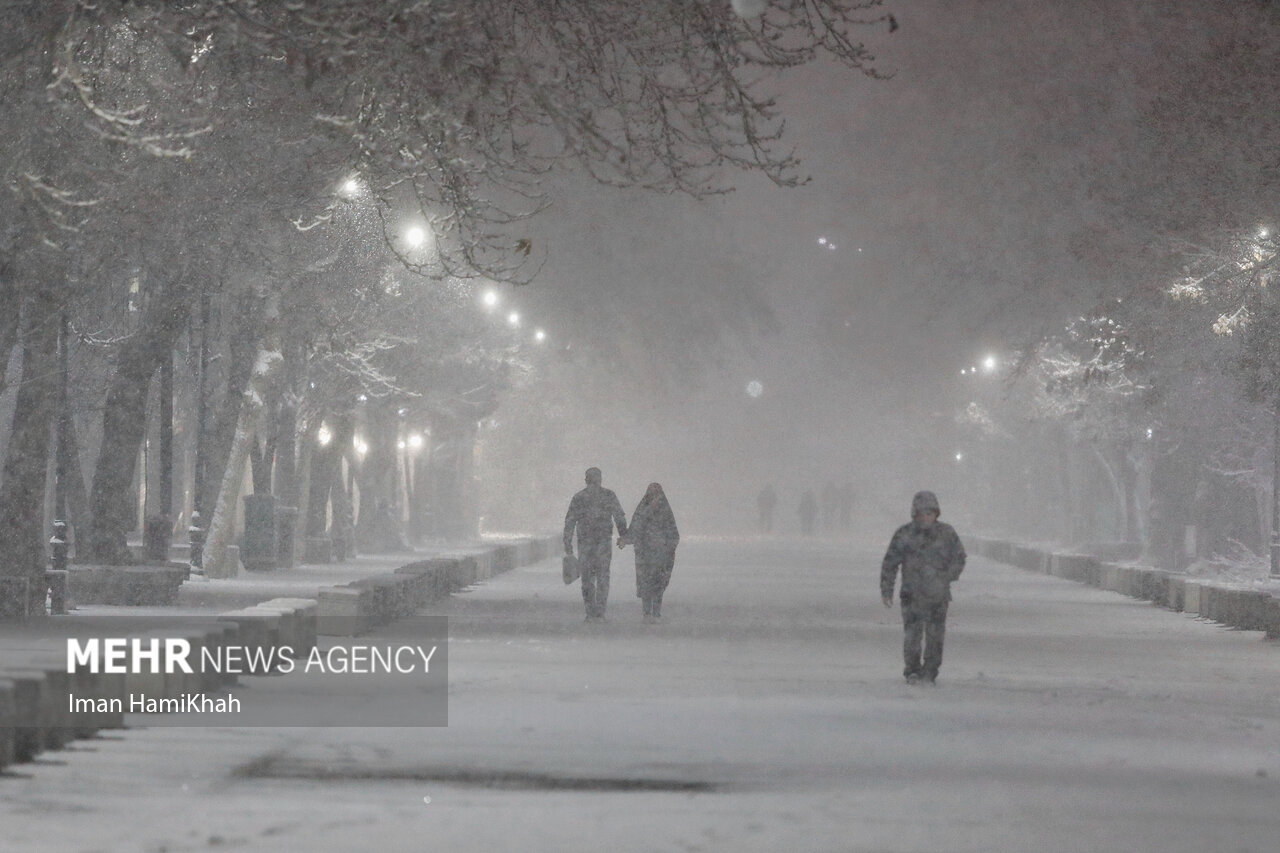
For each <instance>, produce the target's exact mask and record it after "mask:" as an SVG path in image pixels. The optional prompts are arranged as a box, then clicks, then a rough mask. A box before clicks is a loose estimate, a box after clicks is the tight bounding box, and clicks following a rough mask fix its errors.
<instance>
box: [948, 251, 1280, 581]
mask: <svg viewBox="0 0 1280 853" xmlns="http://www.w3.org/2000/svg"><path fill="white" fill-rule="evenodd" d="M1178 259H1179V261H1181V272H1180V273H1179V274H1178V275H1177V276H1176V277H1175V278H1173V279H1172V280H1169V281H1167V282H1166V283H1165V284H1164V286H1163V287H1158V288H1152V289H1150V290H1149V291H1147V292H1142V293H1134V294H1131V296H1130V297H1128V298H1116V299H1110V300H1108V301H1107V302H1106V303H1105V304H1104V305H1101V306H1099V307H1098V308H1097V309H1096V310H1095V311H1093V312H1090V313H1089V314H1087V315H1085V316H1082V317H1080V318H1078V319H1077V320H1075V321H1074V322H1072V323H1071V324H1069V325H1068V326H1067V327H1066V328H1065V329H1063V330H1062V332H1060V333H1058V334H1054V335H1049V336H1046V337H1045V338H1043V339H1041V340H1039V341H1036V342H1034V343H1032V344H1030V345H1029V346H1026V347H1025V348H1023V349H1021V350H1020V351H1019V352H1017V353H1016V354H1014V355H1012V356H1006V357H1005V360H1004V362H1003V366H1002V367H1001V368H1000V372H1002V373H1003V374H1004V381H1003V382H998V383H997V382H996V381H995V379H996V377H995V376H984V375H983V374H981V373H978V374H974V375H968V376H967V377H966V381H967V383H968V384H969V385H970V386H971V387H969V388H968V389H967V390H968V391H969V392H970V393H969V394H968V396H967V397H966V402H965V405H964V406H963V407H962V408H961V410H960V412H959V414H958V416H957V421H958V422H959V424H960V425H961V426H960V428H961V431H962V434H963V435H964V439H963V440H964V441H965V447H966V449H967V450H969V451H971V452H970V453H969V459H968V462H969V463H970V464H971V465H974V466H977V468H978V469H979V470H981V471H982V472H983V474H984V477H983V481H982V482H983V484H984V485H983V486H982V488H986V489H987V491H986V493H985V494H983V495H982V496H981V498H980V500H979V502H980V503H981V505H983V506H984V507H986V508H987V510H988V512H989V513H990V515H989V516H988V517H987V518H986V519H985V521H986V522H987V523H988V524H989V525H993V526H999V525H1003V526H1005V527H1007V529H1008V530H1010V531H1011V532H1013V531H1017V532H1021V533H1024V534H1025V533H1027V532H1031V533H1033V534H1034V535H1037V536H1040V537H1042V538H1045V539H1056V540H1059V541H1065V542H1072V543H1075V544H1082V543H1085V542H1092V543H1097V542H1100V541H1109V542H1113V543H1114V542H1124V543H1132V544H1133V545H1134V546H1140V547H1141V548H1142V549H1143V550H1144V551H1145V552H1146V553H1147V556H1148V557H1150V558H1152V559H1154V560H1156V561H1157V562H1159V563H1161V564H1163V565H1167V566H1170V567H1184V566H1186V565H1188V564H1190V563H1193V562H1195V561H1203V562H1207V563H1212V564H1216V565H1217V566H1219V567H1220V568H1231V569H1233V570H1238V571H1243V572H1245V573H1246V574H1248V573H1253V574H1258V573H1262V572H1264V570H1263V566H1264V565H1265V564H1266V561H1265V560H1264V559H1263V557H1262V556H1261V555H1263V554H1265V553H1266V551H1267V547H1268V542H1269V540H1270V539H1271V535H1272V530H1273V527H1274V525H1273V519H1272V511H1273V507H1274V474H1275V470H1276V469H1275V459H1274V457H1273V453H1274V452H1275V442H1274V435H1273V433H1274V429H1275V426H1276V424H1277V423H1280V420H1277V411H1278V401H1280V397H1278V395H1280V381H1277V380H1278V377H1277V375H1276V366H1277V365H1280V351H1277V340H1280V293H1278V292H1277V288H1280V277H1277V273H1278V272H1280V244H1277V242H1276V240H1275V238H1274V236H1273V235H1272V234H1271V232H1269V231H1267V230H1257V229H1254V230H1252V231H1251V232H1250V233H1247V234H1232V235H1226V236H1224V237H1223V238H1222V239H1221V240H1220V241H1219V242H1217V243H1215V244H1210V245H1198V246H1193V245H1189V244H1188V245H1185V246H1184V247H1183V250H1182V252H1181V254H1180V256H1179V258H1178ZM1010 483H1017V484H1019V487H1018V488H1009V484H1010Z"/></svg>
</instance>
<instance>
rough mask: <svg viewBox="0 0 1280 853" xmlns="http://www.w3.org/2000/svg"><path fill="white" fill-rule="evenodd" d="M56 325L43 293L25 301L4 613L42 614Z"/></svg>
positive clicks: (2, 547)
mask: <svg viewBox="0 0 1280 853" xmlns="http://www.w3.org/2000/svg"><path fill="white" fill-rule="evenodd" d="M58 322H59V313H58V306H57V304H56V302H55V300H54V299H53V298H52V295H51V294H50V293H49V292H48V291H46V290H44V289H41V290H40V291H39V292H37V293H36V294H34V295H33V296H31V297H30V298H28V299H27V300H25V305H24V307H23V322H22V382H21V385H19V387H18V396H17V401H16V407H15V410H14V416H13V427H12V432H11V434H10V438H9V447H8V452H7V454H6V456H5V461H4V488H3V489H0V554H3V555H4V559H3V560H0V576H4V577H10V578H15V579H18V582H17V583H13V584H10V583H5V584H3V585H0V595H3V599H0V611H2V612H3V614H5V615H11V616H19V617H26V616H29V615H35V614H43V613H44V599H45V586H46V585H45V582H44V571H45V549H44V541H45V538H46V535H47V531H46V530H45V529H44V506H45V484H46V474H47V469H48V464H49V453H50V449H51V448H50V438H51V435H52V427H53V422H54V418H55V416H56V414H57V400H58V355H57V351H58ZM22 580H25V581H26V583H25V584H23V583H22V582H21V581H22Z"/></svg>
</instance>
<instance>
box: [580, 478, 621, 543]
mask: <svg viewBox="0 0 1280 853" xmlns="http://www.w3.org/2000/svg"><path fill="white" fill-rule="evenodd" d="M614 524H617V525H618V535H619V536H622V535H624V534H625V533H626V532H627V517H626V515H624V514H623V512H622V504H620V503H618V496H617V495H615V494H614V493H613V490H612V489H606V488H605V487H604V486H597V485H590V486H587V487H586V488H585V489H583V490H582V491H580V492H578V493H577V494H576V495H574V496H573V500H571V501H569V511H568V512H567V513H565V516H564V550H565V553H566V554H570V553H572V552H573V532H574V530H575V528H576V529H577V531H578V550H583V549H584V548H589V547H591V546H594V545H598V544H599V543H601V542H608V541H609V540H610V539H611V538H612V537H613V525H614Z"/></svg>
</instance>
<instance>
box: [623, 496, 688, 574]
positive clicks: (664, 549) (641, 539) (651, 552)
mask: <svg viewBox="0 0 1280 853" xmlns="http://www.w3.org/2000/svg"><path fill="white" fill-rule="evenodd" d="M623 540H624V541H625V542H629V543H630V544H632V545H634V546H635V548H636V560H637V561H638V562H641V563H648V562H654V561H659V560H661V559H662V558H664V557H666V556H667V555H670V554H673V553H675V550H676V545H678V544H680V530H679V528H677V527H676V516H675V513H674V512H672V511H671V504H670V503H668V502H667V499H666V497H665V496H663V497H659V498H657V499H656V500H652V501H650V502H649V503H648V504H646V503H645V502H644V501H641V502H640V505H639V506H637V507H636V511H635V512H634V513H632V514H631V527H630V528H629V529H628V531H627V534H626V536H624V537H623Z"/></svg>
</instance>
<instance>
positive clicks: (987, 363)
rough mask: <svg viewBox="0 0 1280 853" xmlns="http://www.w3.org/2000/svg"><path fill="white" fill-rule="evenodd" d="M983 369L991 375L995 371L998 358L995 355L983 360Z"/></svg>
mask: <svg viewBox="0 0 1280 853" xmlns="http://www.w3.org/2000/svg"><path fill="white" fill-rule="evenodd" d="M982 369H983V370H985V371H986V372H987V373H990V372H991V371H993V370H995V369H996V357H995V356H994V355H989V356H987V357H986V358H985V359H983V361H982Z"/></svg>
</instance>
